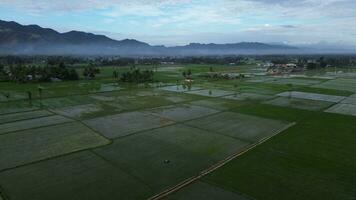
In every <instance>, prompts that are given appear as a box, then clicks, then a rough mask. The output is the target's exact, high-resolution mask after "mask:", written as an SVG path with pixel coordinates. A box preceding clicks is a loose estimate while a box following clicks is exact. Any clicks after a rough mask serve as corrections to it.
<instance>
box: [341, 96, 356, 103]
mask: <svg viewBox="0 0 356 200" xmlns="http://www.w3.org/2000/svg"><path fill="white" fill-rule="evenodd" d="M341 103H344V104H355V105H356V95H351V96H349V97H347V98H346V99H345V100H343V101H342V102H341Z"/></svg>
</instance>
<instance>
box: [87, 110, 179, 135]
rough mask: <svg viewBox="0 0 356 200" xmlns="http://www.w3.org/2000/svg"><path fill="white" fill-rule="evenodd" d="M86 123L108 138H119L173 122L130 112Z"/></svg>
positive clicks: (146, 114)
mask: <svg viewBox="0 0 356 200" xmlns="http://www.w3.org/2000/svg"><path fill="white" fill-rule="evenodd" d="M84 123H85V124H87V125H88V126H90V127H91V128H93V129H94V130H96V131H98V132H100V133H102V134H103V135H105V136H106V137H109V138H117V137H122V136H126V135H130V134H132V133H135V132H138V131H143V130H147V129H152V128H158V127H161V126H166V125H169V124H172V123H173V122H172V121H170V120H168V119H164V118H161V117H157V116H153V115H150V114H148V113H141V112H129V113H121V114H117V115H110V116H105V117H100V118H94V119H90V120H85V121H84Z"/></svg>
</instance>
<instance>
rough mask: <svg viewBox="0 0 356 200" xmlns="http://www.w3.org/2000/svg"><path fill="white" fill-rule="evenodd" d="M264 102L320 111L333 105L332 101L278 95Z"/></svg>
mask: <svg viewBox="0 0 356 200" xmlns="http://www.w3.org/2000/svg"><path fill="white" fill-rule="evenodd" d="M263 103H264V104H270V105H275V106H282V107H291V108H298V109H303V110H312V111H319V110H323V109H325V108H327V107H329V106H331V105H332V104H333V103H332V102H327V101H314V100H308V99H297V98H287V97H278V98H276V99H272V100H269V101H265V102H263Z"/></svg>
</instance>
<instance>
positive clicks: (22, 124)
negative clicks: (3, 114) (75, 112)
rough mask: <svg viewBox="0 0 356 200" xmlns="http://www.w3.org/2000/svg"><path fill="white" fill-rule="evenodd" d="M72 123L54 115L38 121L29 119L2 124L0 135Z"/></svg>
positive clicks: (0, 125)
mask: <svg viewBox="0 0 356 200" xmlns="http://www.w3.org/2000/svg"><path fill="white" fill-rule="evenodd" d="M71 121H72V120H71V119H68V118H65V117H62V116H59V115H53V116H48V117H41V118H37V119H28V120H23V121H16V122H10V123H6V124H0V135H1V134H4V133H9V132H14V131H20V130H25V129H31V128H37V127H43V126H50V125H55V124H62V123H66V122H71Z"/></svg>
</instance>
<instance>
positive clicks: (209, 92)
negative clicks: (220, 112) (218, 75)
mask: <svg viewBox="0 0 356 200" xmlns="http://www.w3.org/2000/svg"><path fill="white" fill-rule="evenodd" d="M185 93H186V94H195V95H200V96H206V97H222V96H227V95H232V94H234V92H232V91H225V90H218V89H211V90H195V91H189V92H185Z"/></svg>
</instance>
